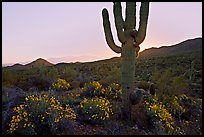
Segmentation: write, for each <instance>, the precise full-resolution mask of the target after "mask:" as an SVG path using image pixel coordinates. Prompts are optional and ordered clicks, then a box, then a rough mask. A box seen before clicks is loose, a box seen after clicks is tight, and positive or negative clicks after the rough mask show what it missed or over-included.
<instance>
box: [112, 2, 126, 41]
mask: <svg viewBox="0 0 204 137" xmlns="http://www.w3.org/2000/svg"><path fill="white" fill-rule="evenodd" d="M113 12H114V17H115V26H116V30H117V35H118V39H119V41H120V42H121V43H125V34H124V31H123V26H124V25H123V23H124V20H123V17H122V8H121V4H120V2H114V5H113Z"/></svg>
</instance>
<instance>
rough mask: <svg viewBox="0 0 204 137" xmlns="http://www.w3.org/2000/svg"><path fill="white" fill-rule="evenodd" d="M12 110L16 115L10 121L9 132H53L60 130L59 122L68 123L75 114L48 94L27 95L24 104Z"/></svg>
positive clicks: (74, 117) (67, 106)
mask: <svg viewBox="0 0 204 137" xmlns="http://www.w3.org/2000/svg"><path fill="white" fill-rule="evenodd" d="M13 111H14V112H15V113H16V115H14V116H12V120H11V121H10V124H9V126H10V129H9V130H8V132H9V133H15V132H16V133H19V132H21V131H23V130H26V131H29V132H30V131H32V132H31V133H30V134H34V133H35V134H36V133H37V134H38V133H40V134H42V133H45V134H55V133H57V132H58V131H60V130H59V127H60V126H62V125H60V123H61V122H64V121H67V123H69V121H70V120H74V119H76V114H75V113H74V111H73V110H72V109H71V108H70V106H69V105H66V106H64V107H62V106H61V105H60V102H59V101H58V100H56V99H55V97H53V96H52V97H49V96H48V95H38V96H35V95H31V96H28V97H26V98H25V102H24V104H22V105H20V106H18V107H14V108H13ZM25 128H26V129H25ZM22 134H24V133H22Z"/></svg>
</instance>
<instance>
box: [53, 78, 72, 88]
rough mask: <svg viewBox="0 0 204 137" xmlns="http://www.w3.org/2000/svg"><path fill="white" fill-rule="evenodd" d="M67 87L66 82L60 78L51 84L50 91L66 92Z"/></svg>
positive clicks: (68, 85)
mask: <svg viewBox="0 0 204 137" xmlns="http://www.w3.org/2000/svg"><path fill="white" fill-rule="evenodd" d="M69 87H70V84H69V83H68V82H67V81H66V80H64V79H60V78H59V79H57V81H56V82H54V83H53V84H52V89H54V90H56V91H65V90H68V89H69Z"/></svg>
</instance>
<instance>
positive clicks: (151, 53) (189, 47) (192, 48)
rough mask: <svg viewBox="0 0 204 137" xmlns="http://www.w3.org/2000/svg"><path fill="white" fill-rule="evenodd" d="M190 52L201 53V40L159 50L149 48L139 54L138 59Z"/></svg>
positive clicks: (192, 40) (191, 40)
mask: <svg viewBox="0 0 204 137" xmlns="http://www.w3.org/2000/svg"><path fill="white" fill-rule="evenodd" d="M190 52H202V38H195V39H189V40H186V41H183V42H181V43H179V44H175V45H172V46H162V47H159V48H155V47H153V48H149V49H146V50H144V51H142V52H140V54H139V58H143V57H155V56H160V57H162V56H172V55H178V54H185V53H190Z"/></svg>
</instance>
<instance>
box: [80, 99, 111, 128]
mask: <svg viewBox="0 0 204 137" xmlns="http://www.w3.org/2000/svg"><path fill="white" fill-rule="evenodd" d="M79 110H80V111H79V112H80V114H81V116H83V119H82V120H83V121H88V122H90V123H94V124H101V123H103V121H104V120H107V119H109V118H110V116H111V115H112V114H113V112H112V105H111V104H110V102H109V101H108V100H107V99H106V98H103V97H100V98H98V97H95V98H92V99H86V98H84V100H82V101H81V102H80V105H79Z"/></svg>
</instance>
